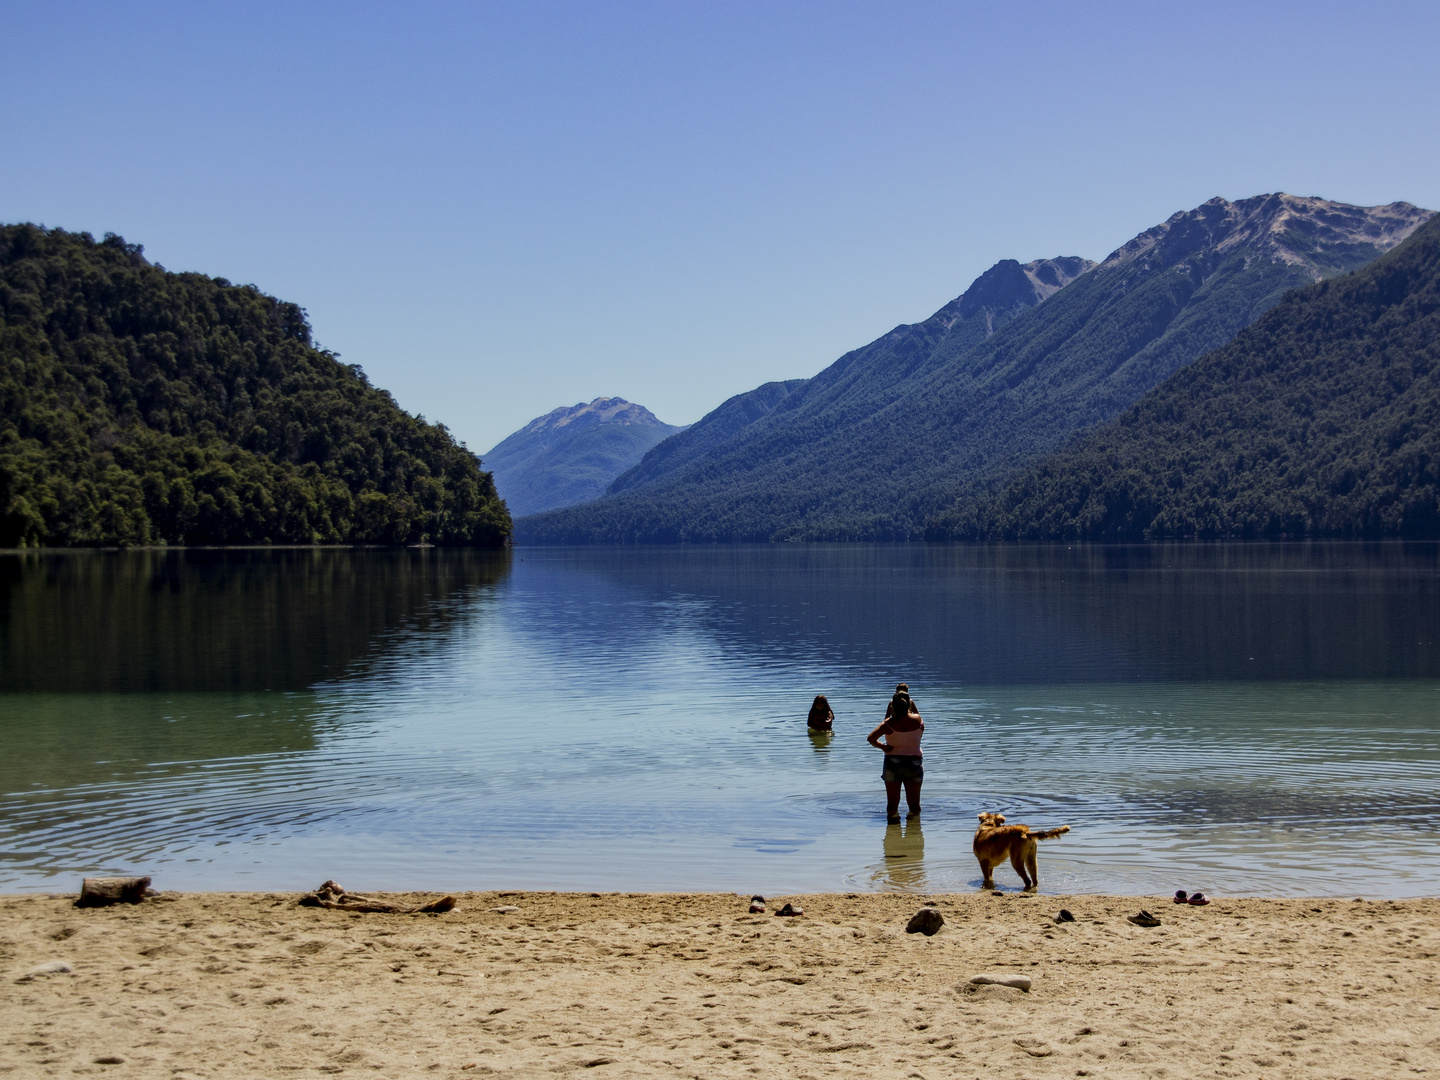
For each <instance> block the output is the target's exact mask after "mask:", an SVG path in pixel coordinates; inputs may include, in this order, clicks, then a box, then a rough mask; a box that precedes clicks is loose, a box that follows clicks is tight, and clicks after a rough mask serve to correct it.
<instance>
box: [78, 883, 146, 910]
mask: <svg viewBox="0 0 1440 1080" xmlns="http://www.w3.org/2000/svg"><path fill="white" fill-rule="evenodd" d="M149 888H150V879H149V878H148V877H87V878H86V879H85V880H84V881H83V882H81V883H80V899H79V900H76V901H75V906H76V907H109V906H110V905H111V904H138V903H140V901H141V900H144V899H145V891H146V890H147V889H149Z"/></svg>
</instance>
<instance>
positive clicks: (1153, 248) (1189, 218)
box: [1099, 192, 1432, 281]
mask: <svg viewBox="0 0 1440 1080" xmlns="http://www.w3.org/2000/svg"><path fill="white" fill-rule="evenodd" d="M1431 213H1432V212H1431V211H1429V210H1422V209H1420V208H1419V207H1416V206H1412V205H1411V204H1410V203H1404V202H1397V203H1389V204H1387V205H1385V206H1351V205H1350V204H1348V203H1340V202H1332V201H1331V200H1329V199H1320V198H1315V197H1310V196H1301V195H1286V194H1284V193H1283V192H1277V193H1274V194H1271V195H1256V196H1254V197H1253V198H1249V199H1242V200H1240V201H1239V202H1228V201H1226V200H1225V199H1222V198H1214V199H1210V200H1209V201H1208V202H1205V203H1202V204H1201V205H1200V206H1197V207H1196V208H1195V209H1194V210H1182V211H1180V212H1179V213H1177V214H1174V215H1172V216H1171V217H1170V218H1169V219H1167V220H1166V221H1165V222H1163V223H1162V224H1160V225H1156V226H1155V227H1154V228H1153V229H1147V230H1146V231H1145V232H1142V233H1141V234H1140V235H1139V236H1137V237H1135V239H1133V240H1131V241H1130V242H1129V243H1127V244H1125V245H1124V246H1123V247H1121V248H1118V249H1117V250H1115V251H1114V252H1112V253H1111V254H1110V256H1109V257H1108V258H1106V259H1105V261H1104V262H1102V263H1101V264H1100V267H1099V271H1100V272H1101V273H1110V272H1114V271H1117V270H1122V271H1125V272H1135V271H1139V272H1146V271H1152V270H1159V269H1164V268H1166V267H1170V266H1176V265H1178V264H1180V263H1183V262H1186V261H1187V260H1190V259H1192V258H1196V257H1200V256H1204V255H1217V256H1220V257H1225V256H1229V255H1232V254H1243V255H1244V256H1245V258H1246V261H1247V265H1248V264H1249V261H1250V260H1253V259H1270V260H1273V261H1275V262H1282V263H1286V264H1288V265H1291V266H1297V267H1302V268H1304V269H1305V270H1306V271H1308V273H1309V276H1310V277H1311V279H1312V280H1314V281H1319V280H1320V279H1321V278H1324V277H1329V276H1330V275H1332V274H1336V273H1341V272H1344V271H1345V270H1349V269H1353V268H1354V267H1356V266H1361V265H1364V264H1365V263H1367V262H1369V261H1371V260H1372V259H1375V258H1377V257H1378V256H1380V255H1382V254H1384V253H1385V252H1387V251H1389V250H1390V249H1391V248H1393V247H1394V246H1395V245H1396V244H1398V243H1400V241H1402V240H1404V239H1405V238H1406V237H1408V236H1409V235H1410V234H1411V233H1412V232H1414V231H1415V230H1416V229H1417V228H1418V227H1419V226H1420V225H1421V224H1423V223H1424V222H1425V221H1426V220H1428V219H1429V217H1430V216H1431Z"/></svg>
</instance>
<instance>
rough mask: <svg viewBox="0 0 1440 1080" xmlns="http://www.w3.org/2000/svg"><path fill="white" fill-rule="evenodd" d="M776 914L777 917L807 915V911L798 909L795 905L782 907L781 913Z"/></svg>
mask: <svg viewBox="0 0 1440 1080" xmlns="http://www.w3.org/2000/svg"><path fill="white" fill-rule="evenodd" d="M775 914H776V915H804V914H805V909H804V908H798V907H796V906H795V905H794V904H786V905H785V906H784V907H782V908H781V909H780V910H779V911H777V912H775Z"/></svg>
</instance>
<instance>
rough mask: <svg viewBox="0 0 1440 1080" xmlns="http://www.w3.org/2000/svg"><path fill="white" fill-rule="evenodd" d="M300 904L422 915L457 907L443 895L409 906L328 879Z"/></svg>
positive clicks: (344, 909)
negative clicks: (362, 892) (367, 894)
mask: <svg viewBox="0 0 1440 1080" xmlns="http://www.w3.org/2000/svg"><path fill="white" fill-rule="evenodd" d="M300 906H301V907H323V908H334V909H336V910H337V911H374V912H379V913H380V914H383V915H420V914H423V913H425V912H434V911H450V910H451V909H452V908H454V907H455V898H454V897H453V896H442V897H441V898H440V899H439V900H433V901H431V902H430V903H428V904H421V905H420V906H419V907H407V906H406V905H404V904H394V903H391V902H390V901H389V900H377V899H375V898H374V897H373V896H361V895H360V894H359V893H351V892H346V891H345V886H343V885H341V884H339V883H338V882H334V881H327V882H325V884H324V885H321V886H320V887H319V888H318V889H316V890H315V891H314V892H312V893H306V894H305V895H304V896H302V897H301V898H300Z"/></svg>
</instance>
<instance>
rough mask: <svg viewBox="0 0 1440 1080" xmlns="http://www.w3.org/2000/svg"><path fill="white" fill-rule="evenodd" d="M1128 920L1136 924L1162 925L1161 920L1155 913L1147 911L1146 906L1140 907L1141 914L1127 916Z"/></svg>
mask: <svg viewBox="0 0 1440 1080" xmlns="http://www.w3.org/2000/svg"><path fill="white" fill-rule="evenodd" d="M1126 921H1128V922H1132V923H1134V924H1135V925H1136V926H1159V925H1160V920H1159V919H1157V918H1156V917H1155V916H1154V915H1151V914H1150V913H1149V912H1148V911H1146V910H1145V909H1144V908H1141V909H1140V914H1138V915H1129V916H1126Z"/></svg>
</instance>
